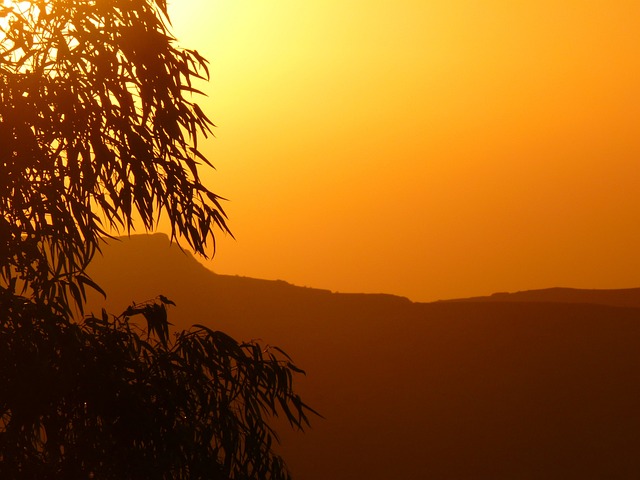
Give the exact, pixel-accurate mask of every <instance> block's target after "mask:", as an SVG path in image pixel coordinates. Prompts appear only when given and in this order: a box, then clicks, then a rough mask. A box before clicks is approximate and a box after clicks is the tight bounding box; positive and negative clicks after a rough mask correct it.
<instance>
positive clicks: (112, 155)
mask: <svg viewBox="0 0 640 480" xmlns="http://www.w3.org/2000/svg"><path fill="white" fill-rule="evenodd" d="M208 76H209V72H208V69H207V62H206V60H205V59H204V58H203V57H202V56H200V55H199V54H198V52H197V51H195V50H188V49H182V48H179V47H178V46H177V45H176V42H175V39H174V37H173V36H172V34H171V33H170V30H169V28H168V17H167V12H166V4H165V2H164V1H162V0H35V1H33V2H20V1H17V0H12V1H9V2H8V4H7V3H6V2H5V4H3V6H2V7H1V8H0V252H2V254H3V255H1V258H0V280H3V281H4V283H5V285H7V284H9V283H10V282H11V281H12V280H13V279H14V278H16V279H17V280H18V285H19V286H20V287H21V288H24V289H25V290H23V292H26V291H30V292H32V294H33V295H35V296H36V297H38V298H39V299H40V300H45V301H47V302H48V303H50V304H51V305H53V306H55V307H56V308H57V309H58V310H59V311H61V312H63V313H66V314H70V312H71V310H70V309H69V305H70V304H71V303H72V302H71V301H72V300H73V301H75V303H76V304H77V305H79V306H80V307H82V301H81V300H82V299H83V297H84V287H85V286H86V285H89V286H92V287H93V286H94V285H92V284H91V283H89V282H87V281H86V280H87V277H86V275H85V274H84V271H85V268H86V266H87V264H88V262H89V261H90V260H91V258H92V257H93V255H94V254H95V253H96V251H98V250H99V248H100V243H99V242H100V238H101V237H102V236H104V235H108V234H109V232H111V231H114V230H115V231H121V230H123V229H124V230H126V231H130V230H131V229H132V228H134V227H135V225H134V223H135V222H134V221H135V219H139V220H138V221H140V222H141V223H142V226H143V227H144V228H145V229H147V230H152V229H153V228H154V226H155V225H156V223H157V221H158V219H159V217H160V215H166V217H167V218H168V219H169V222H170V225H171V229H172V239H178V238H180V239H184V240H185V241H186V242H187V243H188V245H189V246H190V247H191V248H192V249H193V250H194V251H195V252H196V253H198V254H201V255H205V256H206V255H207V254H208V253H209V252H210V250H209V247H208V245H209V242H214V240H215V239H214V229H215V228H219V229H221V230H222V231H225V232H228V228H227V225H226V223H225V218H226V217H225V214H224V210H223V208H222V206H221V204H220V201H221V199H220V197H218V196H217V195H216V194H214V193H213V192H211V191H210V190H209V189H208V188H207V187H206V186H205V185H204V184H203V183H202V181H201V179H200V175H199V168H200V167H201V166H202V165H203V164H205V165H206V166H211V164H210V162H209V161H208V160H207V158H206V157H205V156H204V155H203V153H202V152H201V151H200V149H199V145H198V137H199V136H205V137H206V136H207V135H208V134H210V133H211V127H212V125H213V124H212V123H211V121H210V120H209V119H208V118H207V116H206V115H205V114H204V113H203V111H202V109H201V108H200V107H199V105H198V104H197V103H196V102H195V101H194V100H193V97H194V94H196V95H197V94H200V93H201V92H199V91H198V90H197V89H196V88H195V87H194V86H193V82H194V81H195V80H197V79H208ZM213 247H215V243H214V244H213Z"/></svg>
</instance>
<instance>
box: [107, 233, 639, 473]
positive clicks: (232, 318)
mask: <svg viewBox="0 0 640 480" xmlns="http://www.w3.org/2000/svg"><path fill="white" fill-rule="evenodd" d="M94 275H95V277H96V278H97V279H100V280H101V284H102V285H103V286H104V287H105V289H106V290H107V291H108V292H110V294H111V296H110V299H109V300H110V303H111V304H112V305H114V306H115V307H114V308H111V310H116V311H118V310H120V311H121V310H123V309H124V308H125V307H126V305H127V304H128V303H130V301H131V300H133V299H135V300H137V301H140V300H145V299H147V298H152V297H154V296H156V295H157V294H159V293H162V294H164V295H166V296H168V297H169V298H171V299H172V300H174V301H175V302H176V303H177V305H178V306H177V308H175V309H172V311H171V315H172V320H173V321H174V323H176V324H178V325H180V326H185V325H187V324H190V323H206V324H208V325H210V326H212V327H214V328H218V329H221V330H224V331H226V332H228V333H230V334H231V335H233V336H235V337H237V338H258V337H259V338H261V339H262V340H263V341H264V342H265V343H272V344H276V345H279V346H281V347H283V348H284V349H285V350H287V351H288V352H289V353H290V354H291V355H292V356H293V357H294V360H295V361H296V362H297V363H298V364H299V365H300V366H302V367H303V368H305V369H306V370H307V372H308V377H307V378H304V379H302V380H301V382H300V387H301V390H302V391H303V392H304V394H305V396H306V397H307V399H308V401H309V402H310V403H311V404H312V405H313V406H315V407H317V408H318V409H319V410H320V411H321V412H322V413H323V414H324V415H325V417H326V420H318V421H316V422H315V425H314V428H313V429H312V430H311V431H309V432H308V433H307V434H305V435H302V436H299V435H297V434H292V433H285V434H284V435H283V439H284V447H283V448H284V453H285V456H286V458H287V459H288V463H289V464H290V466H291V468H292V470H293V472H294V474H295V476H296V478H299V479H301V480H325V479H332V480H359V479H366V480H382V479H385V480H386V479H389V478H419V479H423V478H425V479H426V478H435V479H505V480H506V479H509V480H510V479H514V478H517V479H540V478H545V479H567V478H581V479H584V478H587V479H601V478H607V479H629V478H635V477H636V476H637V473H638V472H640V456H639V455H638V454H637V453H638V451H639V449H640V408H638V406H639V405H640V309H636V308H629V307H615V306H608V305H593V304H585V303H568V302H562V303H555V302H549V301H548V300H549V299H548V298H547V299H546V300H547V301H546V302H511V301H509V302H496V301H491V302H487V301H477V302H472V301H466V302H437V303H431V304H417V303H412V302H410V301H409V300H407V299H404V298H400V297H394V296H388V295H345V294H336V293H331V292H328V291H324V290H316V289H310V288H301V287H295V286H292V285H289V284H287V283H285V282H273V281H265V280H255V279H249V278H242V277H233V276H222V275H216V274H214V273H212V272H210V271H208V270H206V269H205V268H204V267H202V266H201V265H200V264H199V263H197V262H196V261H195V259H193V258H192V257H190V256H189V255H185V254H183V253H182V252H180V250H178V249H177V248H175V247H172V248H169V247H168V241H167V239H166V237H164V236H162V235H155V236H139V237H132V238H131V239H130V240H126V241H123V242H121V243H118V244H114V245H111V246H109V247H107V248H105V257H104V258H103V259H100V260H99V261H96V263H95V265H94ZM623 296H624V295H623ZM591 303H595V302H591ZM94 308H97V307H94Z"/></svg>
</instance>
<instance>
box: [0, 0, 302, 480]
mask: <svg viewBox="0 0 640 480" xmlns="http://www.w3.org/2000/svg"><path fill="white" fill-rule="evenodd" d="M167 25H168V17H167V11H166V4H165V2H164V1H163V0H34V1H33V2H20V1H17V0H14V1H9V2H5V3H3V4H2V6H0V478H3V479H4V478H7V479H59V478H70V479H75V478H101V479H187V478H189V479H200V478H203V479H204V478H210V479H238V480H240V479H255V480H258V479H274V480H275V479H284V478H289V475H288V472H287V470H286V468H285V467H284V463H283V461H282V460H281V459H280V457H278V456H277V455H275V454H274V452H273V450H272V444H273V442H274V440H275V439H276V438H277V437H276V436H275V432H274V431H273V430H272V428H271V426H270V425H269V423H268V421H270V419H271V417H272V416H274V415H278V414H282V415H283V416H284V418H285V419H286V420H288V421H289V423H290V425H291V426H292V427H294V428H303V427H305V426H307V425H308V418H307V414H308V413H310V412H313V410H311V409H310V408H309V407H308V406H306V405H305V404H304V403H303V402H302V400H301V399H300V397H299V396H298V395H297V394H295V393H294V391H293V389H292V381H293V374H295V373H299V372H301V370H299V369H298V368H297V367H295V366H294V365H293V364H292V363H291V361H290V359H289V358H288V357H287V356H286V354H284V352H282V351H281V350H279V349H277V348H275V347H270V348H262V347H260V346H259V345H257V344H255V343H238V342H236V341H235V340H233V339H231V338H230V337H228V336H227V335H225V334H223V333H221V332H217V331H213V330H210V329H208V328H206V327H204V326H195V327H194V328H192V329H191V330H189V331H184V332H181V333H177V334H174V336H172V335H171V334H170V331H169V323H168V319H167V310H166V308H167V305H171V304H172V303H173V302H171V301H170V300H169V299H167V298H165V297H163V296H159V297H158V299H157V300H156V301H152V302H147V303H144V304H138V305H132V306H130V307H129V308H127V310H126V311H125V312H124V313H123V314H122V315H119V316H113V315H111V316H109V315H107V313H106V312H102V315H100V316H99V317H96V316H93V315H89V316H87V317H85V318H84V319H83V320H82V321H79V322H78V321H75V320H74V310H75V309H74V306H76V307H79V309H80V311H81V312H82V309H83V304H84V302H85V294H86V287H90V288H94V289H97V290H100V287H99V286H98V285H96V284H95V283H94V282H93V281H92V280H91V279H90V278H89V277H88V276H87V275H86V273H85V270H86V267H87V265H88V263H89V262H90V260H91V259H92V258H93V257H94V255H95V254H96V252H98V251H99V249H100V242H101V239H102V238H103V236H105V235H108V234H109V232H111V231H114V230H115V231H118V230H122V229H124V230H126V231H130V230H131V229H133V228H134V226H135V225H134V223H135V222H134V219H136V218H138V219H139V220H138V221H139V222H141V224H142V226H143V227H144V229H146V230H151V229H153V228H154V226H155V225H156V222H157V220H158V218H159V217H160V215H166V217H167V218H168V220H169V222H170V225H171V228H172V239H174V240H177V239H178V238H180V239H184V241H186V242H187V243H188V245H189V246H190V247H191V248H192V249H193V250H194V251H195V252H196V253H198V254H200V255H205V256H206V255H207V253H208V250H209V248H208V245H209V242H213V241H214V234H213V233H214V228H218V229H220V230H222V231H224V232H228V229H227V226H226V223H225V215H224V212H223V210H222V208H221V205H220V203H219V201H220V198H219V197H218V196H217V195H216V194H214V193H212V192H211V191H210V190H209V189H208V188H207V187H205V186H204V185H203V184H202V182H201V180H200V177H199V170H198V169H199V168H200V167H201V165H202V164H203V163H204V164H206V165H209V166H210V164H209V162H208V160H207V159H206V158H205V157H204V156H203V154H202V153H201V152H200V150H199V149H198V143H197V139H198V136H199V135H204V136H206V135H207V134H208V133H210V127H211V126H212V124H211V122H210V121H209V119H208V118H207V117H206V116H205V114H204V113H203V112H202V110H201V109H200V107H199V106H198V105H197V104H196V103H195V102H193V101H192V97H193V95H194V94H199V93H200V92H199V91H198V90H197V89H196V88H194V86H193V83H192V82H193V81H195V80H196V79H206V78H207V77H208V71H207V66H206V61H205V59H204V58H202V57H201V56H200V55H199V54H198V53H197V52H196V51H195V50H185V49H181V48H178V47H177V46H175V42H174V38H173V37H172V36H171V34H170V33H169V30H168V27H167ZM212 246H214V245H212ZM209 251H212V250H209ZM131 317H136V318H140V319H144V320H146V328H144V329H142V328H139V327H138V326H136V324H135V323H132V322H131V321H130V319H131Z"/></svg>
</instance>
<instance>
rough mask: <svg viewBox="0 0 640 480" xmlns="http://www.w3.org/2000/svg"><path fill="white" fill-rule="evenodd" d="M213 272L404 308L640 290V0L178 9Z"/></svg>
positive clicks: (226, 2)
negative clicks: (202, 133) (210, 204)
mask: <svg viewBox="0 0 640 480" xmlns="http://www.w3.org/2000/svg"><path fill="white" fill-rule="evenodd" d="M172 3H173V5H172V7H171V10H170V11H171V12H172V15H173V25H174V33H175V34H176V36H177V37H178V39H179V40H180V43H181V45H183V46H185V47H189V48H195V49H197V50H198V51H199V52H200V53H202V54H203V55H204V56H206V57H207V58H209V60H210V61H211V73H212V80H211V82H210V83H209V84H207V85H206V91H207V93H208V95H209V97H208V98H207V99H206V100H203V102H202V103H203V106H204V108H205V111H206V112H207V113H208V114H209V116H210V117H211V118H212V120H213V121H214V122H215V123H216V125H217V128H216V129H215V135H216V138H215V139H210V140H208V141H207V143H206V146H205V148H204V150H205V152H206V153H207V154H208V156H209V157H210V158H211V160H212V161H213V163H214V164H215V165H216V167H217V170H216V171H212V172H207V174H206V178H207V183H208V185H209V186H210V187H211V188H212V189H213V190H214V191H215V192H216V193H218V194H220V195H222V196H224V197H226V198H228V199H229V202H226V210H227V213H228V214H229V217H230V227H231V229H232V231H233V232H234V235H235V236H236V240H233V239H231V238H224V237H221V238H219V243H218V252H217V255H216V257H215V259H214V260H213V261H211V262H207V266H209V267H210V268H212V269H213V270H214V271H216V272H218V273H225V274H238V275H244V276H251V277H257V278H265V279H282V280H286V281H288V282H291V283H294V284H297V285H302V286H310V287H318V288H326V289H330V290H333V291H341V292H384V293H393V294H399V295H404V296H407V297H409V298H411V299H412V300H416V301H429V300H436V299H441V298H453V297H462V296H473V295H484V294H490V293H492V292H496V291H516V290H524V289H533V288H544V287H552V286H569V287H581V288H619V287H631V286H640V221H639V219H640V3H639V2H638V1H637V0H633V1H627V0H616V1H613V2H595V1H588V0H567V1H561V2H558V1H557V0H555V1H553V2H552V1H548V0H537V1H535V2H533V1H531V2H513V1H507V0H501V1H492V0H485V1H482V2H480V1H472V0H393V1H392V0H379V1H371V0H369V1H366V2H365V1H361V0H352V1H337V0H317V1H313V0H312V1H300V0H296V1H293V0H272V1H264V0H180V1H178V0H173V2H172Z"/></svg>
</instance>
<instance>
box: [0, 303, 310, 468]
mask: <svg viewBox="0 0 640 480" xmlns="http://www.w3.org/2000/svg"><path fill="white" fill-rule="evenodd" d="M155 304H156V305H159V306H160V307H161V308H164V303H155ZM138 307H139V306H138ZM0 311H3V312H10V313H11V320H10V321H9V320H4V321H2V322H1V323H0V384H1V385H2V386H3V388H2V392H3V393H2V395H0V477H1V478H39V479H48V478H90V476H91V475H93V476H94V477H95V478H106V479H129V478H131V479H137V478H155V479H198V478H207V479H255V480H258V479H273V480H276V479H288V478H290V477H289V473H288V471H287V469H286V467H285V465H284V462H283V461H282V459H281V458H280V457H279V456H278V455H276V454H275V453H274V452H273V449H272V446H273V444H274V441H275V440H276V439H277V437H276V434H275V432H274V431H273V430H272V429H271V427H270V426H269V425H268V423H267V420H268V419H269V418H270V417H272V416H274V415H279V414H280V415H284V417H285V418H286V419H287V420H288V421H289V422H290V423H291V425H292V426H293V427H295V428H300V429H302V428H304V427H306V426H307V425H308V423H309V422H308V414H309V413H315V412H313V410H312V409H310V408H309V407H308V406H307V405H305V404H304V403H303V402H302V400H301V399H300V397H299V396H298V395H297V394H295V393H294V391H293V388H292V386H293V374H294V373H296V372H299V371H300V370H299V369H298V368H297V367H295V365H293V364H292V363H291V359H290V358H289V357H288V356H287V355H286V354H285V353H284V352H282V351H281V350H279V349H277V348H269V347H267V348H265V347H262V346H260V345H258V344H257V343H254V342H249V343H238V342H236V341H235V340H233V339H232V338H230V337H229V336H227V335H225V334H224V333H222V332H219V331H214V330H211V329H209V328H207V327H204V326H195V327H193V328H192V329H191V330H189V331H183V332H181V333H179V334H176V335H175V336H174V338H172V339H164V340H163V339H161V338H159V337H158V336H156V335H151V334H149V333H148V332H147V334H146V336H145V334H144V331H143V330H141V329H139V328H138V327H136V325H135V323H133V322H132V321H131V318H130V317H129V316H128V315H126V314H122V315H120V316H118V317H115V316H109V315H107V314H106V313H105V312H103V314H102V315H101V316H94V315H90V316H88V317H87V318H86V319H85V321H84V322H82V323H79V324H78V323H73V322H70V321H69V320H68V319H67V318H65V317H64V316H62V315H56V314H54V313H52V312H51V310H50V309H49V308H47V307H46V306H43V305H38V304H35V303H33V302H30V301H28V300H27V299H24V298H21V297H18V296H15V295H6V294H4V295H0ZM130 313H131V312H130ZM138 314H139V313H134V315H138Z"/></svg>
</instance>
